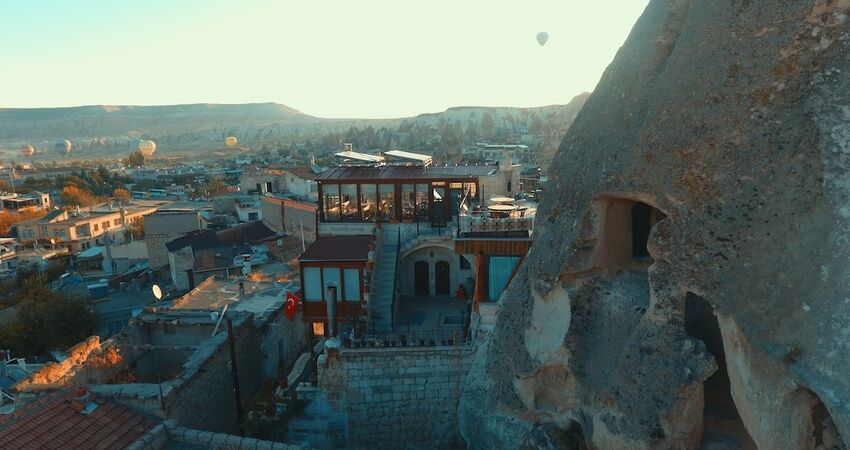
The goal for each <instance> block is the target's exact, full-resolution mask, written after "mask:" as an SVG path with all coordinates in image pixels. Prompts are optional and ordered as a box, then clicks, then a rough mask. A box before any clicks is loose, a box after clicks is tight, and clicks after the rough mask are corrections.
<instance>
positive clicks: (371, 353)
mask: <svg viewBox="0 0 850 450" xmlns="http://www.w3.org/2000/svg"><path fill="white" fill-rule="evenodd" d="M472 354H473V353H472V351H471V350H467V349H462V348H456V347H433V348H379V349H342V351H339V352H338V353H336V354H333V353H332V354H330V355H328V356H327V357H325V358H322V360H323V362H324V363H325V364H324V366H325V367H321V366H322V365H321V364H320V368H319V370H320V374H319V380H320V386H321V388H322V390H323V391H324V392H325V393H326V395H327V399H328V401H329V403H330V404H331V407H332V408H333V409H334V410H336V411H340V412H343V413H345V414H346V421H347V423H346V429H347V430H348V431H347V433H348V436H347V439H348V446H349V447H350V448H388V449H390V448H393V449H394V448H452V447H456V446H462V444H461V441H460V435H459V434H458V430H457V419H456V417H457V414H456V411H457V405H458V401H459V399H460V394H461V391H462V390H463V385H464V382H465V379H466V374H467V373H468V372H469V368H470V364H471V357H472Z"/></svg>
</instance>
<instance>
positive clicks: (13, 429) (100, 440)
mask: <svg viewBox="0 0 850 450" xmlns="http://www.w3.org/2000/svg"><path fill="white" fill-rule="evenodd" d="M78 389H82V388H78ZM82 393H83V391H78V390H77V389H73V388H72V389H64V390H61V391H58V392H54V393H51V394H48V395H45V396H44V397H41V398H39V399H38V400H36V401H34V402H32V403H29V404H27V405H24V406H21V407H19V408H18V409H17V410H16V411H15V412H13V413H12V414H9V415H5V416H3V415H0V447H2V448H9V449H12V448H14V449H42V448H69V449H71V448H73V449H90V448H92V449H93V448H110V449H112V448H114V449H118V448H126V447H128V446H129V445H130V444H132V443H133V442H135V441H136V440H138V439H139V438H140V437H142V436H143V435H144V434H145V433H147V432H148V431H150V430H151V429H152V428H153V427H155V426H156V424H157V422H156V420H155V419H153V418H151V417H149V416H147V415H144V414H141V413H138V412H136V411H133V410H131V409H129V408H127V407H124V406H121V405H118V404H115V403H112V402H110V401H107V400H102V399H99V398H97V397H95V396H93V395H89V401H90V402H93V403H94V404H95V405H97V407H96V408H94V410H91V408H89V410H90V412H89V413H88V414H87V413H86V412H85V411H86V404H84V403H82V402H81V401H80V400H78V397H79V396H80V395H81V394H82Z"/></svg>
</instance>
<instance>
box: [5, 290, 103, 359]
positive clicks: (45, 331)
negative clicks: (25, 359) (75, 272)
mask: <svg viewBox="0 0 850 450" xmlns="http://www.w3.org/2000/svg"><path fill="white" fill-rule="evenodd" d="M45 284H46V283H45V282H44V279H43V277H41V276H33V277H30V278H29V279H27V280H26V282H25V283H24V286H23V287H22V288H21V289H20V290H19V291H18V295H19V298H20V303H19V317H18V320H17V321H16V322H14V323H12V324H10V325H8V326H5V327H3V328H2V329H0V342H3V344H4V346H6V347H8V348H9V349H11V350H12V353H13V354H15V355H19V356H44V355H47V354H48V353H49V352H50V351H51V350H65V349H67V348H68V347H71V346H72V345H74V344H76V343H78V342H80V341H82V340H83V339H85V338H87V337H88V336H90V335H91V334H92V333H94V332H95V330H96V328H97V317H96V316H95V315H94V313H93V312H92V310H91V308H90V307H89V304H88V301H87V300H86V299H84V298H82V297H76V296H69V295H67V294H64V293H61V292H53V291H52V290H50V289H49V288H47V287H46V286H45Z"/></svg>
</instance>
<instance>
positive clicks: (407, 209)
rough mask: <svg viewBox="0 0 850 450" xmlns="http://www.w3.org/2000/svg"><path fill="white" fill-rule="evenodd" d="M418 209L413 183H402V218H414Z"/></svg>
mask: <svg viewBox="0 0 850 450" xmlns="http://www.w3.org/2000/svg"><path fill="white" fill-rule="evenodd" d="M415 211H416V194H415V192H414V189H413V185H412V184H402V185H401V218H402V219H408V220H412V219H413V215H414V213H415Z"/></svg>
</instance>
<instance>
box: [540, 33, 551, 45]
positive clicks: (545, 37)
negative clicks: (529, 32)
mask: <svg viewBox="0 0 850 450" xmlns="http://www.w3.org/2000/svg"><path fill="white" fill-rule="evenodd" d="M548 40H549V33H547V32H545V31H541V32H539V33H537V43H538V44H540V46H541V47H543V46H544V45H546V42H547V41H548Z"/></svg>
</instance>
